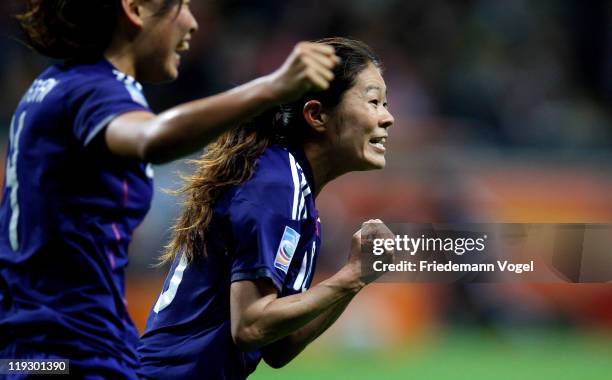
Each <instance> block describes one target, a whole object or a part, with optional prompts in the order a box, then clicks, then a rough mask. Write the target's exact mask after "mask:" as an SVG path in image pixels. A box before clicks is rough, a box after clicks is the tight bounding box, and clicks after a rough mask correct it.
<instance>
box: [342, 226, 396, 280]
mask: <svg viewBox="0 0 612 380" xmlns="http://www.w3.org/2000/svg"><path fill="white" fill-rule="evenodd" d="M393 236H394V235H393V233H392V232H391V230H390V229H389V228H388V227H387V226H386V225H385V224H384V223H383V222H382V221H381V220H380V219H373V220H368V221H367V222H365V223H363V224H362V225H361V229H360V230H359V231H357V232H355V234H354V235H353V239H352V241H351V253H350V255H349V261H348V263H347V265H348V266H350V267H351V269H352V271H353V272H354V273H356V276H358V277H359V279H360V280H361V281H363V282H364V283H365V284H368V283H370V282H372V281H374V280H376V279H377V278H379V277H380V276H382V275H383V274H384V273H385V272H380V271H375V270H374V268H373V263H374V261H379V260H380V261H383V262H384V263H392V262H393V255H394V253H395V252H394V251H393V250H385V252H384V253H383V254H382V255H376V256H375V255H374V254H373V252H372V251H373V245H374V243H373V242H374V239H393Z"/></svg>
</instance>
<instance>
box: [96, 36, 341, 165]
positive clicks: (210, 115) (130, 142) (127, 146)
mask: <svg viewBox="0 0 612 380" xmlns="http://www.w3.org/2000/svg"><path fill="white" fill-rule="evenodd" d="M337 63H338V58H337V57H336V55H335V53H334V49H333V48H332V47H331V46H328V45H324V44H316V43H309V42H301V43H299V44H298V45H296V47H295V48H294V50H293V51H292V53H291V54H290V55H289V57H288V58H287V60H286V61H285V63H284V64H283V65H282V66H281V67H280V68H279V69H278V70H276V71H275V72H274V73H272V74H270V75H267V76H265V77H262V78H259V79H256V80H254V81H252V82H249V83H247V84H244V85H242V86H239V87H236V88H234V89H231V90H229V91H226V92H223V93H221V94H218V95H214V96H210V97H207V98H203V99H200V100H196V101H192V102H189V103H185V104H182V105H179V106H176V107H174V108H171V109H169V110H167V111H165V112H163V113H161V114H159V115H157V116H156V115H154V114H151V113H147V112H130V113H126V114H124V115H121V116H119V117H118V118H116V119H115V120H113V121H112V122H111V123H110V124H109V125H108V127H107V128H106V132H105V140H106V144H107V146H108V147H109V149H110V151H111V152H113V153H114V154H117V155H119V156H123V157H129V158H136V159H140V160H143V161H147V162H153V163H164V162H168V161H172V160H174V159H177V158H180V157H182V156H185V155H187V154H189V153H192V152H194V151H196V150H198V149H200V148H202V147H203V146H205V145H207V144H208V143H210V142H211V141H213V140H214V139H215V138H216V137H218V136H219V135H220V134H222V133H223V132H225V131H226V130H227V129H228V128H229V127H231V126H233V125H235V124H236V123H238V122H239V121H242V120H245V119H248V118H250V117H252V116H255V115H257V114H258V113H261V112H263V111H265V110H266V109H268V108H270V107H272V106H274V105H278V104H282V103H286V102H289V101H291V100H294V99H297V98H299V97H300V96H301V95H302V94H304V93H305V92H308V91H312V90H324V89H326V88H328V87H329V82H330V81H331V80H332V79H333V73H332V69H333V67H334V66H335V65H336V64H337Z"/></svg>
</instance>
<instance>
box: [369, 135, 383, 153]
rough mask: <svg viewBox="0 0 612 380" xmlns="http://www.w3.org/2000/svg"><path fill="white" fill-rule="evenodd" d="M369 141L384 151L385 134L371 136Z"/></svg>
mask: <svg viewBox="0 0 612 380" xmlns="http://www.w3.org/2000/svg"><path fill="white" fill-rule="evenodd" d="M369 143H370V145H372V146H373V147H374V148H376V149H377V150H379V151H381V152H384V151H385V144H386V143H387V136H381V137H373V138H371V139H370V141H369Z"/></svg>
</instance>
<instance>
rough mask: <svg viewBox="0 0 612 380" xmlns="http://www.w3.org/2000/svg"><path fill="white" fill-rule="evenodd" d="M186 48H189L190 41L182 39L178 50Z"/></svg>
mask: <svg viewBox="0 0 612 380" xmlns="http://www.w3.org/2000/svg"><path fill="white" fill-rule="evenodd" d="M186 50H189V42H187V41H181V43H180V44H179V45H178V46H177V48H176V51H178V52H181V51H186Z"/></svg>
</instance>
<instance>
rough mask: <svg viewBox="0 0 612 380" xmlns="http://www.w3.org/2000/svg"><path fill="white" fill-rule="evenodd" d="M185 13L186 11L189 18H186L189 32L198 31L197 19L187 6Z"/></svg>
mask: <svg viewBox="0 0 612 380" xmlns="http://www.w3.org/2000/svg"><path fill="white" fill-rule="evenodd" d="M187 13H188V16H189V20H188V25H189V33H190V34H193V33H195V32H197V31H198V28H199V25H198V21H197V20H196V19H195V17H194V16H193V13H192V12H191V9H189V8H187Z"/></svg>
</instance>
